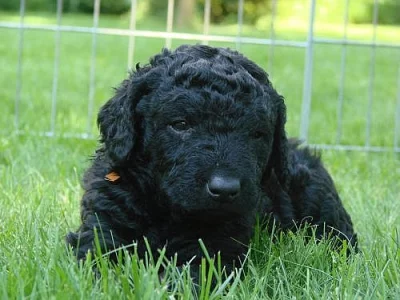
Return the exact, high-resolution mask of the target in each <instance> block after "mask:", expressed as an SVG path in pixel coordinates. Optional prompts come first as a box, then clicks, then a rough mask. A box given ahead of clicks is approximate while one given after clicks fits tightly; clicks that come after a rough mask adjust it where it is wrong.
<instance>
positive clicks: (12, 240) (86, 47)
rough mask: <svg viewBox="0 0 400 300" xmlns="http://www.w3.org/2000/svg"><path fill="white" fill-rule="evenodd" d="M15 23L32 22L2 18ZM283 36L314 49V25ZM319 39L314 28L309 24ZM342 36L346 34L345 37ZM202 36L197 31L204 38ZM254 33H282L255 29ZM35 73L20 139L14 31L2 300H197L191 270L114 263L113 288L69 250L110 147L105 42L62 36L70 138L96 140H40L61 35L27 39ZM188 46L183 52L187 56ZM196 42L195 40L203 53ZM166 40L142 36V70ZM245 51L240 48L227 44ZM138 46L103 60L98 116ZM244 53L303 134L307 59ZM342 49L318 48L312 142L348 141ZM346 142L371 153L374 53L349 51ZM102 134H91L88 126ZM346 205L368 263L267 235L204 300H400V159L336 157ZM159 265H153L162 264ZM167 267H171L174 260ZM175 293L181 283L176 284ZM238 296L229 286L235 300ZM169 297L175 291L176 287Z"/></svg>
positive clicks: (64, 126) (294, 129) (391, 100)
mask: <svg viewBox="0 0 400 300" xmlns="http://www.w3.org/2000/svg"><path fill="white" fill-rule="evenodd" d="M0 20H1V21H7V22H12V21H17V20H18V15H12V14H5V13H0ZM26 22H28V23H29V22H30V23H32V24H37V23H44V24H54V22H55V18H54V16H52V15H46V14H40V15H39V14H31V15H29V16H28V17H27V19H26ZM63 24H70V25H71V24H75V25H80V26H90V24H91V18H90V17H87V16H83V15H65V16H64V18H63ZM127 24H128V20H127V18H126V16H125V17H102V18H101V22H100V25H101V26H108V27H117V28H127ZM163 24H164V23H162V21H160V20H151V19H150V20H143V21H140V22H139V24H138V28H139V29H152V30H160V28H162V26H163ZM322 25H323V24H321V26H319V27H318V35H320V36H326V37H333V38H335V37H338V36H340V35H339V33H338V32H339V31H338V30H336V29H335V28H333V27H332V26H330V25H329V24H328V25H325V26H322ZM278 28H279V32H278V37H279V38H288V37H290V38H293V39H298V40H302V39H303V38H304V36H305V31H304V30H303V29H302V28H303V27H301V26H297V27H296V30H294V28H293V26H292V25H291V24H288V25H287V26H285V24H284V23H282V22H281V23H279V26H278ZM304 28H306V26H304ZM332 28H333V29H332ZM190 30H192V31H193V32H196V30H198V29H196V28H193V29H190ZM235 30H237V29H236V28H235V27H233V26H229V25H224V26H219V27H218V26H213V27H212V28H211V32H212V33H214V34H218V33H225V34H236V31H235ZM351 32H352V34H354V35H353V36H352V38H355V39H359V40H368V39H370V33H371V32H370V30H369V29H368V27H367V26H366V25H359V26H355V25H353V26H351ZM244 33H245V34H252V35H253V36H262V35H263V34H268V33H265V32H262V31H260V30H257V29H254V28H250V27H245V28H244ZM395 36H400V29H399V28H396V27H379V39H380V40H381V41H391V40H392V41H393V40H394V39H395V38H394V37H395ZM24 37H25V43H24V51H23V66H22V94H21V103H20V112H19V128H20V129H21V130H22V131H23V132H26V133H27V134H22V135H17V134H15V133H14V129H15V127H14V119H15V113H14V111H15V105H14V103H15V97H16V84H17V81H16V78H17V76H16V70H17V61H18V55H17V54H18V38H19V36H18V31H16V30H12V29H4V28H0V40H1V43H0V65H1V72H0V84H1V87H2V88H1V90H0V99H2V100H1V104H2V105H1V108H2V109H1V110H2V118H1V119H0V132H1V136H0V176H1V177H0V178H1V179H2V180H1V181H0V208H1V209H0V253H1V255H0V297H2V298H3V299H7V298H11V299H14V298H25V297H29V298H32V299H47V298H55V299H64V298H65V299H74V298H80V299H99V298H104V299H111V298H114V299H115V298H118V299H119V298H129V299H168V298H169V297H170V298H174V297H176V298H184V299H190V298H191V297H192V296H191V295H192V290H191V284H190V282H189V280H188V278H187V270H184V271H183V273H180V272H179V271H178V270H176V269H174V268H173V263H171V264H170V265H169V266H170V267H169V268H167V272H166V276H165V277H164V278H163V279H162V280H161V281H160V280H159V277H158V274H157V268H158V267H159V265H158V264H157V262H153V263H151V259H149V260H145V261H138V259H137V257H136V256H135V255H133V256H131V257H126V259H125V262H124V264H121V265H118V266H116V267H107V262H104V261H101V262H100V266H101V267H100V272H101V274H102V279H101V280H95V279H94V278H93V274H92V272H91V266H90V262H88V263H87V264H85V265H82V266H78V265H77V264H76V263H75V261H74V258H73V257H72V256H71V255H70V253H68V251H67V249H66V247H65V244H64V242H63V238H64V236H65V234H66V232H68V231H69V230H71V229H75V228H76V227H77V226H78V224H79V200H80V197H81V194H82V190H81V187H80V179H81V177H82V173H83V171H84V169H85V168H86V167H87V166H88V163H89V162H88V159H89V157H90V155H91V154H92V153H93V151H94V149H95V148H96V136H97V129H96V126H95V124H94V119H95V113H94V114H93V115H92V117H91V119H90V120H88V101H87V99H88V94H89V74H90V57H91V42H92V41H91V35H90V34H78V33H62V35H61V44H60V69H59V80H58V89H57V113H56V128H55V129H56V132H57V133H60V134H62V133H73V134H80V133H83V132H86V131H87V128H88V127H89V133H90V134H91V135H92V136H93V137H94V138H93V139H87V140H84V139H76V138H62V137H54V138H46V137H41V136H35V135H34V134H32V133H35V132H44V131H48V130H50V126H51V93H52V85H53V77H54V72H53V58H54V33H53V32H43V31H35V30H26V31H25V33H24ZM182 42H183V41H173V46H176V45H178V44H180V43H182ZM194 42H195V41H194ZM164 43H165V41H164V40H163V39H156V38H153V39H149V38H137V39H136V48H135V58H134V60H135V62H141V63H142V64H144V63H146V61H147V60H148V57H149V55H152V54H155V53H157V52H158V51H159V50H160V49H161V47H162V46H163V45H164ZM214 45H224V46H230V47H235V45H234V44H220V43H214ZM127 46H128V39H127V38H126V37H118V36H99V37H98V47H97V53H96V75H95V82H96V84H95V91H94V92H95V101H94V108H93V109H94V112H96V111H97V110H98V108H99V107H100V105H101V104H102V103H104V101H106V100H107V99H108V98H109V97H110V95H111V93H112V87H113V86H116V85H118V83H119V82H120V81H121V80H122V79H123V78H124V77H125V76H126V66H127V56H128V53H127V49H128V48H127ZM241 51H242V52H244V53H245V54H246V55H247V56H249V57H250V58H251V59H253V60H254V61H256V62H257V63H259V64H260V65H261V66H263V67H264V68H265V69H267V68H268V67H271V66H272V68H271V69H269V71H270V73H271V79H272V81H273V82H274V84H275V87H276V88H277V89H278V91H279V92H280V93H281V94H283V95H284V96H285V98H286V103H287V107H288V126H287V129H288V133H289V134H290V135H297V134H298V130H299V124H300V111H301V98H302V87H303V68H304V49H297V48H288V47H276V48H275V51H274V56H273V58H272V65H271V64H269V60H270V59H271V57H269V48H268V47H267V46H256V45H242V46H241ZM341 51H342V48H341V47H340V46H332V45H316V46H315V61H314V81H313V94H312V111H311V116H310V132H309V134H310V142H311V143H334V142H335V141H336V129H337V98H338V86H339V79H340V60H341ZM347 55H348V56H347V65H346V70H345V71H346V72H345V76H346V77H345V78H346V81H345V85H344V105H343V129H342V137H341V143H342V144H349V145H364V143H365V134H366V133H365V132H366V129H365V125H366V118H367V103H368V95H369V94H368V91H369V85H370V78H369V72H370V67H371V64H370V58H371V55H372V53H371V49H370V48H360V47H354V46H348V47H347ZM398 68H399V50H398V49H388V48H380V47H377V48H376V66H375V74H376V76H375V79H374V80H373V82H372V84H373V87H374V89H373V98H372V100H373V101H372V115H371V119H372V126H371V145H374V146H384V147H393V145H394V144H393V143H394V139H395V137H394V134H395V132H394V127H395V110H396V96H397V93H398V88H399V87H398V86H397V82H398V76H399V75H398ZM88 124H89V125H88ZM323 159H324V161H325V165H326V166H327V168H328V169H329V170H330V172H331V173H332V176H333V178H334V180H335V182H336V185H337V188H338V190H339V192H340V194H341V197H342V199H343V203H344V205H345V207H346V208H347V210H348V211H349V213H350V214H351V215H352V218H353V222H354V224H355V228H356V231H357V232H358V234H359V239H360V244H361V248H362V252H361V253H359V254H356V255H354V256H352V257H350V259H346V258H345V255H344V254H343V253H332V252H330V251H329V250H328V248H329V247H328V243H327V242H326V243H325V242H324V243H320V244H315V243H313V242H310V243H308V244H304V242H303V240H302V239H301V237H299V236H293V235H290V234H288V235H285V236H281V237H279V238H278V239H279V242H277V241H275V242H272V241H271V238H270V236H268V235H266V234H265V232H263V231H262V228H261V230H260V231H257V232H256V234H255V237H254V242H253V244H252V247H251V250H250V253H249V257H248V261H247V263H246V267H245V272H244V275H243V276H242V277H240V276H234V277H233V278H231V279H230V281H229V282H228V281H227V282H224V283H222V285H220V286H219V288H218V287H217V289H216V290H214V291H211V292H210V291H208V289H207V285H206V284H204V286H203V288H202V289H201V291H202V292H201V293H200V294H199V297H200V298H202V299H208V298H219V297H222V296H223V295H224V297H228V298H235V299H268V298H270V299H309V298H311V299H355V298H360V299H397V298H398V297H399V295H400V233H399V231H400V206H399V205H398V203H399V198H400V164H399V155H398V154H395V153H392V152H387V153H365V152H340V151H324V152H323ZM148 261H150V263H148ZM163 263H165V261H163ZM172 282H174V284H172ZM225 284H226V286H227V287H228V288H226V289H224V287H225ZM168 286H169V288H168Z"/></svg>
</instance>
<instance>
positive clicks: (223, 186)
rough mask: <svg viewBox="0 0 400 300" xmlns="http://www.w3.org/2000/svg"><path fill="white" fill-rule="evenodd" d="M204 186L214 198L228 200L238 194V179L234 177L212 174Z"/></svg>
mask: <svg viewBox="0 0 400 300" xmlns="http://www.w3.org/2000/svg"><path fill="white" fill-rule="evenodd" d="M206 188H207V192H208V194H209V195H210V196H212V197H213V198H214V199H215V200H218V201H224V202H229V201H232V200H234V199H235V198H236V197H237V196H239V193H240V180H239V178H236V177H228V176H220V175H213V176H211V179H210V181H209V182H208V183H207V186H206Z"/></svg>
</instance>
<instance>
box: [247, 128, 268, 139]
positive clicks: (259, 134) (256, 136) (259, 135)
mask: <svg viewBox="0 0 400 300" xmlns="http://www.w3.org/2000/svg"><path fill="white" fill-rule="evenodd" d="M265 135H266V133H265V132H264V131H261V130H257V131H254V132H253V133H252V135H251V136H252V138H254V139H260V138H262V137H264V136H265Z"/></svg>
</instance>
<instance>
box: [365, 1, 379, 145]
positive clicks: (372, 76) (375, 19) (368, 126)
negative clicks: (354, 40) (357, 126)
mask: <svg viewBox="0 0 400 300" xmlns="http://www.w3.org/2000/svg"><path fill="white" fill-rule="evenodd" d="M378 10H379V6H378V0H375V1H374V15H373V21H372V22H373V24H372V26H373V29H372V31H373V33H372V47H371V64H370V70H369V87H368V108H367V124H366V130H365V146H366V147H369V146H370V144H371V119H372V102H373V98H374V83H375V65H376V45H375V43H376V30H377V26H378Z"/></svg>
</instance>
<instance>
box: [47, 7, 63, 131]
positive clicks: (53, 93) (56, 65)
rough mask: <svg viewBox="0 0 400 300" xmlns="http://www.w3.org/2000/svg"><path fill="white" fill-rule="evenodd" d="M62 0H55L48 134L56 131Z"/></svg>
mask: <svg viewBox="0 0 400 300" xmlns="http://www.w3.org/2000/svg"><path fill="white" fill-rule="evenodd" d="M62 7H63V0H57V27H58V28H57V30H56V31H55V37H54V66H53V87H52V91H51V121H50V135H54V134H55V131H56V119H57V90H58V74H59V64H60V43H61V30H60V26H61V16H62Z"/></svg>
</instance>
